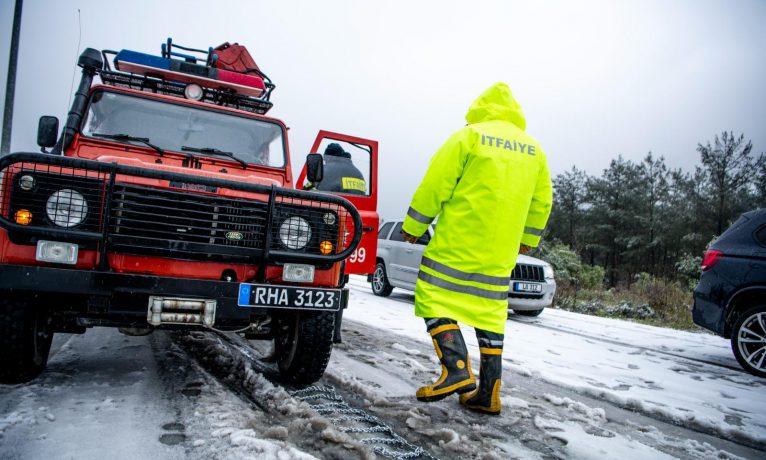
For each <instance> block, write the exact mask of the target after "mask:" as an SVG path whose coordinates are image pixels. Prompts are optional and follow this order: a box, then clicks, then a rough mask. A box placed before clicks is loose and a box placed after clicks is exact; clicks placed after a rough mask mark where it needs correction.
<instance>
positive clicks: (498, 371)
mask: <svg viewBox="0 0 766 460" xmlns="http://www.w3.org/2000/svg"><path fill="white" fill-rule="evenodd" d="M476 337H477V338H478V339H479V351H481V367H480V368H479V388H477V389H476V390H474V391H472V392H470V393H466V394H462V395H460V404H462V405H463V406H465V407H467V408H468V409H471V410H473V411H476V412H482V413H485V414H491V415H498V414H500V411H501V409H502V404H501V403H500V385H502V380H501V376H502V372H503V334H497V333H494V332H489V331H484V330H481V329H476Z"/></svg>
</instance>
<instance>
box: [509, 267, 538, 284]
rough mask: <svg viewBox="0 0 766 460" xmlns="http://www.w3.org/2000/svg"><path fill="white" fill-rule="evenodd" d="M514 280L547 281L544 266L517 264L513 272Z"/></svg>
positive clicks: (512, 277)
mask: <svg viewBox="0 0 766 460" xmlns="http://www.w3.org/2000/svg"><path fill="white" fill-rule="evenodd" d="M511 279H512V280H520V281H545V275H544V274H543V267H541V266H539V265H527V264H516V266H515V267H514V268H513V272H512V273H511Z"/></svg>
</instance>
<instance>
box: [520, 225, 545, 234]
mask: <svg viewBox="0 0 766 460" xmlns="http://www.w3.org/2000/svg"><path fill="white" fill-rule="evenodd" d="M543 230H544V229H539V228H532V227H524V233H527V234H530V235H535V236H543Z"/></svg>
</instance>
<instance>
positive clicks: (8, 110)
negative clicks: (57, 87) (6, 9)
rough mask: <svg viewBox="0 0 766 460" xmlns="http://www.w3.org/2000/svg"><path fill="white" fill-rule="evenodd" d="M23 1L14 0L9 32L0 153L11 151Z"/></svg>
mask: <svg viewBox="0 0 766 460" xmlns="http://www.w3.org/2000/svg"><path fill="white" fill-rule="evenodd" d="M22 3H23V1H22V0H16V8H15V10H14V13H13V29H12V32H11V54H10V56H9V57H8V79H7V80H6V84H5V111H4V112H3V141H2V144H0V155H5V154H6V153H8V152H10V151H11V131H12V129H13V97H14V95H15V93H16V62H17V61H18V57H19V35H20V33H21V6H22Z"/></svg>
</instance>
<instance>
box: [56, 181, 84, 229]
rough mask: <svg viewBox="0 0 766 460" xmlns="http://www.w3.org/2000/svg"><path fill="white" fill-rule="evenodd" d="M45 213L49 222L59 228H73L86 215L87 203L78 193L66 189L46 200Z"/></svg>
mask: <svg viewBox="0 0 766 460" xmlns="http://www.w3.org/2000/svg"><path fill="white" fill-rule="evenodd" d="M45 211H46V212H47V213H48V218H49V219H50V220H51V222H53V223H54V224H56V225H58V226H59V227H74V226H75V225H79V224H81V223H82V222H83V221H84V220H85V217H86V216H87V215H88V202H87V201H85V197H84V196H82V194H81V193H80V192H78V191H76V190H72V189H68V188H66V189H63V190H59V191H58V192H56V193H54V194H53V195H51V196H50V198H48V203H46V204H45Z"/></svg>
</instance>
